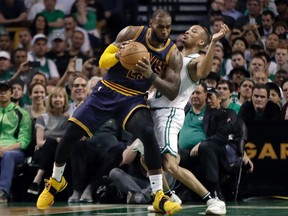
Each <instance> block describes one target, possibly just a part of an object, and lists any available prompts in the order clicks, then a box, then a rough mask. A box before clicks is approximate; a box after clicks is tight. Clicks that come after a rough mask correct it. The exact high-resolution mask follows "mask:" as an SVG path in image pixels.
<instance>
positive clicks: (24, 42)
mask: <svg viewBox="0 0 288 216" xmlns="http://www.w3.org/2000/svg"><path fill="white" fill-rule="evenodd" d="M18 35H19V44H18V47H19V48H23V49H25V50H26V51H27V52H29V51H31V41H32V35H31V31H30V29H28V28H27V29H23V30H21V31H19V33H18Z"/></svg>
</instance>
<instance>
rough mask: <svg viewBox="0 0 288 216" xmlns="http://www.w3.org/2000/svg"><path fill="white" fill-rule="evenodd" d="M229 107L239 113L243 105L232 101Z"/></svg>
mask: <svg viewBox="0 0 288 216" xmlns="http://www.w3.org/2000/svg"><path fill="white" fill-rule="evenodd" d="M227 108H228V109H232V110H234V111H235V112H236V114H237V115H238V113H239V110H240V108H241V106H240V105H239V104H236V103H233V102H230V104H229V106H228V107H227Z"/></svg>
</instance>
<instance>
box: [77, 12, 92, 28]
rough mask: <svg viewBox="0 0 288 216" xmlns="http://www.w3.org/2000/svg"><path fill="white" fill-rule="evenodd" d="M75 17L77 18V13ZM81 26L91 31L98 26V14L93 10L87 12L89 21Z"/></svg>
mask: <svg viewBox="0 0 288 216" xmlns="http://www.w3.org/2000/svg"><path fill="white" fill-rule="evenodd" d="M73 17H74V18H75V19H76V18H77V13H73ZM81 27H83V28H84V29H85V30H86V31H91V30H94V29H95V28H96V14H95V13H94V12H92V11H88V12H87V22H86V23H84V24H82V25H81Z"/></svg>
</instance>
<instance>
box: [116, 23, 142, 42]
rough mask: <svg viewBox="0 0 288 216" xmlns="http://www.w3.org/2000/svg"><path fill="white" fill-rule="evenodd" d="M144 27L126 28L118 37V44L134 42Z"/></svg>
mask: <svg viewBox="0 0 288 216" xmlns="http://www.w3.org/2000/svg"><path fill="white" fill-rule="evenodd" d="M142 28H143V26H126V27H125V28H123V29H122V30H121V31H120V32H119V33H118V35H117V38H116V42H123V41H127V40H132V39H133V38H134V37H135V35H136V34H137V33H138V32H139V31H140V30H141V29H142Z"/></svg>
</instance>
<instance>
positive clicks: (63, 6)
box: [27, 0, 75, 22]
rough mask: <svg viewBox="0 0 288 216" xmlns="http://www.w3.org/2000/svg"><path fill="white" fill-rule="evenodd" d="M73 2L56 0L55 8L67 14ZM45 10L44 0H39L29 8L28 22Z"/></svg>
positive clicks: (72, 0)
mask: <svg viewBox="0 0 288 216" xmlns="http://www.w3.org/2000/svg"><path fill="white" fill-rule="evenodd" d="M74 1H75V0H65V1H62V0H57V2H56V6H55V8H56V9H57V10H60V11H63V12H64V14H66V15H67V14H69V13H70V9H71V6H72V4H73V3H74ZM44 9H45V5H44V0H40V1H38V2H37V3H34V4H33V5H32V6H31V7H29V13H28V18H27V19H28V21H29V22H31V21H32V20H33V19H34V18H35V16H36V15H37V14H38V13H41V12H42V11H43V10H44Z"/></svg>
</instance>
